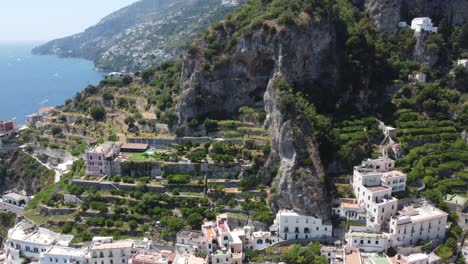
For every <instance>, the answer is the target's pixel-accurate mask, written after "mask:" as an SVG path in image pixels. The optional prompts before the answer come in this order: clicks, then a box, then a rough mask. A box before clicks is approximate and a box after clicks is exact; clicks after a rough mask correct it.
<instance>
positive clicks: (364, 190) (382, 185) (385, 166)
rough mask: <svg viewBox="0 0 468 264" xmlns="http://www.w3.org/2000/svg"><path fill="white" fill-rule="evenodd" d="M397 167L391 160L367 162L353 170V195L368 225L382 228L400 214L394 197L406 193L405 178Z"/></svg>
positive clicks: (379, 159) (382, 159)
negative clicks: (401, 192) (400, 192)
mask: <svg viewBox="0 0 468 264" xmlns="http://www.w3.org/2000/svg"><path fill="white" fill-rule="evenodd" d="M394 167H395V161H394V160H392V159H389V158H378V159H368V160H365V161H363V162H362V164H361V165H360V166H356V167H354V172H353V191H354V195H355V196H356V199H357V202H358V204H359V205H360V206H361V208H363V209H364V210H365V212H366V214H367V216H368V219H367V220H368V224H369V225H381V224H383V223H384V222H385V221H388V220H389V219H390V218H391V217H392V216H394V215H395V214H396V212H397V207H398V199H396V198H395V197H392V193H394V192H399V191H404V190H405V186H406V174H404V173H402V172H399V171H396V170H394Z"/></svg>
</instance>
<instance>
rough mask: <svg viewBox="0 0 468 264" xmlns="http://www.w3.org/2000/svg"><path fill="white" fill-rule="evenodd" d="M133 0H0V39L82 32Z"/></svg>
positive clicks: (38, 38) (44, 37)
mask: <svg viewBox="0 0 468 264" xmlns="http://www.w3.org/2000/svg"><path fill="white" fill-rule="evenodd" d="M136 1H137V0H0V41H29V40H31V41H47V40H52V39H56V38H60V37H66V36H69V35H72V34H75V33H79V32H82V31H83V30H85V29H86V28H88V27H90V26H92V25H94V24H96V23H97V22H99V20H101V19H102V18H103V17H105V16H106V15H108V14H110V13H112V12H113V11H116V10H118V9H120V8H122V7H125V6H127V5H130V4H132V3H134V2H136Z"/></svg>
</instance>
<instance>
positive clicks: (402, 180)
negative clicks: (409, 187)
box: [381, 170, 406, 193]
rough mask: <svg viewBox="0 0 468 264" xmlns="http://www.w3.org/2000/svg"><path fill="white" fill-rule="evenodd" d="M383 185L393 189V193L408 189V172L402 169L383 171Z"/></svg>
mask: <svg viewBox="0 0 468 264" xmlns="http://www.w3.org/2000/svg"><path fill="white" fill-rule="evenodd" d="M381 181H382V185H383V186H388V187H390V188H391V189H392V193H395V192H402V191H404V190H406V174H404V173H403V172H401V171H397V170H393V171H389V172H384V173H382V177H381Z"/></svg>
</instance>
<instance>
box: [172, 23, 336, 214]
mask: <svg viewBox="0 0 468 264" xmlns="http://www.w3.org/2000/svg"><path fill="white" fill-rule="evenodd" d="M194 43H195V44H196V46H197V47H198V49H199V50H201V49H202V48H203V47H205V46H206V43H205V42H204V40H203V39H201V38H199V39H197V40H195V41H194ZM202 56H203V55H201V54H200V52H198V53H197V54H194V55H189V57H188V58H186V60H185V62H184V65H183V76H182V84H183V85H182V95H181V98H180V100H179V104H178V107H177V108H178V113H179V118H180V123H184V122H186V121H187V120H189V119H191V118H196V117H200V116H214V117H229V116H235V115H236V113H237V111H238V108H239V107H241V106H245V105H247V106H259V105H261V106H264V107H265V109H266V112H267V120H266V126H268V128H269V130H270V135H271V146H272V152H271V155H270V158H269V160H268V161H267V164H266V167H267V168H268V167H271V165H272V163H273V162H279V164H280V166H281V167H280V169H279V172H278V175H277V176H276V179H275V180H274V184H273V187H274V188H275V189H276V190H275V194H274V197H273V199H272V202H273V204H274V205H276V206H277V207H278V208H291V209H296V210H299V211H304V212H306V213H309V214H313V215H316V216H318V217H321V218H323V219H328V217H329V206H328V205H327V203H324V201H327V200H328V198H327V197H326V196H327V192H326V190H325V188H324V184H323V183H324V182H323V181H324V177H325V175H324V169H323V166H322V164H321V161H320V157H319V152H318V149H317V144H316V143H315V142H314V137H313V129H314V128H313V127H311V126H310V125H309V124H307V123H296V122H293V121H291V120H288V119H287V118H286V117H285V116H284V115H283V114H282V113H281V112H280V110H279V101H280V92H279V89H278V87H277V81H278V80H284V81H287V82H288V83H301V82H305V81H311V80H315V81H317V82H319V83H321V84H323V85H327V86H328V87H330V89H333V87H335V86H336V83H337V79H338V74H337V64H336V62H335V60H336V58H335V57H336V55H335V32H334V26H333V23H332V22H331V21H328V20H325V19H323V21H322V22H321V23H320V24H309V25H308V26H307V27H306V28H301V29H299V28H297V27H296V28H284V27H278V31H277V33H274V34H272V33H271V31H270V30H264V29H262V30H257V31H256V32H254V33H253V35H252V36H251V37H247V38H241V39H240V40H239V44H238V47H237V49H236V50H235V52H234V53H233V54H232V56H230V58H229V60H228V61H227V62H226V63H224V64H223V66H221V67H220V68H218V69H216V70H214V71H212V72H210V73H209V74H206V73H204V69H203V65H204V63H205V60H204V58H203V57H202ZM308 158H309V159H311V160H312V164H311V165H309V166H301V165H300V164H299V161H300V160H303V159H308Z"/></svg>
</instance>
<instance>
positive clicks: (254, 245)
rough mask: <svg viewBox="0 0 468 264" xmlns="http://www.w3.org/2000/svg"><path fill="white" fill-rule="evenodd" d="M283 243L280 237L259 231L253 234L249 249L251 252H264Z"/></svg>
mask: <svg viewBox="0 0 468 264" xmlns="http://www.w3.org/2000/svg"><path fill="white" fill-rule="evenodd" d="M279 241H282V239H280V238H279V237H278V236H275V235H273V234H272V233H271V232H268V231H257V232H253V233H252V239H251V243H249V246H250V247H249V248H250V249H251V250H262V249H265V248H267V247H269V246H271V245H273V244H275V243H278V242H279Z"/></svg>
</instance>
